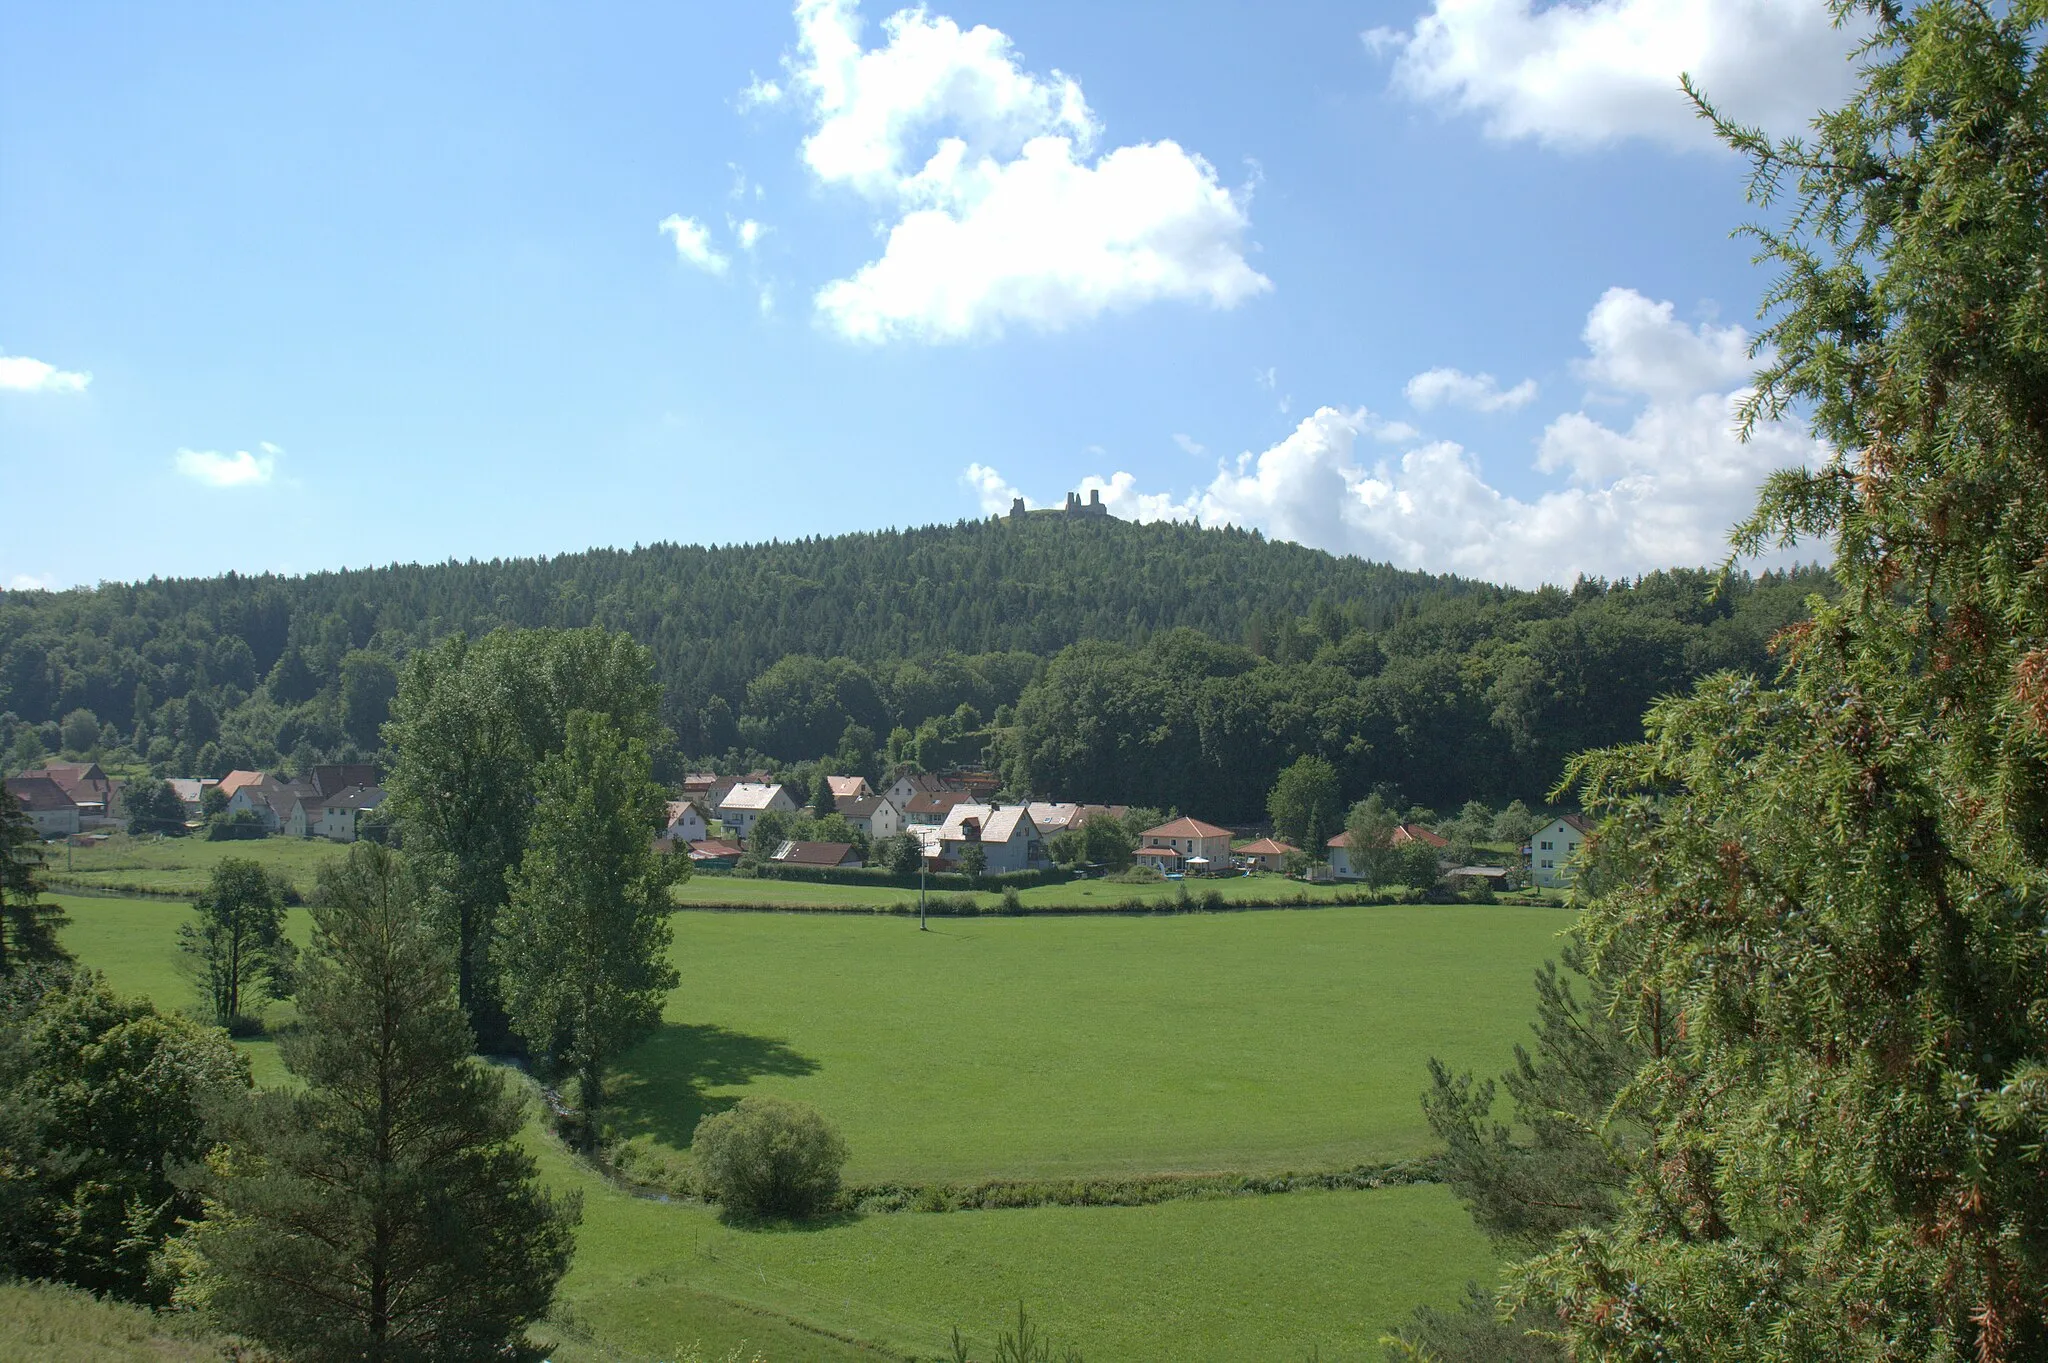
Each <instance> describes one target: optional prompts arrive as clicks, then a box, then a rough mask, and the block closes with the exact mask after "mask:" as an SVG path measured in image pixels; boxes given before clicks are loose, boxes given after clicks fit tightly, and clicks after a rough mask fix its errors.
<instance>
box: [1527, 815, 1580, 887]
mask: <svg viewBox="0 0 2048 1363" xmlns="http://www.w3.org/2000/svg"><path fill="white" fill-rule="evenodd" d="M1592 831H1593V825H1592V824H1591V823H1589V822H1588V821H1586V820H1585V819H1582V818H1580V817H1579V816H1578V815H1576V814H1565V815H1562V816H1560V817H1558V818H1555V819H1552V820H1551V821H1550V822H1549V823H1547V824H1545V825H1543V827H1541V828H1539V829H1537V830H1536V833H1535V836H1533V837H1531V838H1530V839H1529V879H1531V880H1533V881H1535V882H1536V883H1537V884H1538V885H1543V886H1547V887H1549V888H1551V889H1557V888H1559V887H1561V886H1565V885H1569V884H1571V883H1572V877H1573V876H1574V875H1575V874H1576V869H1577V868H1575V867H1574V866H1573V865H1572V858H1573V857H1574V856H1576V855H1577V854H1578V850H1579V848H1580V847H1582V846H1584V845H1585V841H1586V835H1587V834H1588V833H1591V832H1592Z"/></svg>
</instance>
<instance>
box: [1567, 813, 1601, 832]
mask: <svg viewBox="0 0 2048 1363" xmlns="http://www.w3.org/2000/svg"><path fill="white" fill-rule="evenodd" d="M1559 817H1560V818H1562V819H1563V820H1564V821H1565V822H1566V823H1568V824H1570V825H1571V826H1572V827H1573V828H1576V829H1578V830H1579V831H1580V832H1581V833H1590V832H1592V831H1593V821H1592V820H1591V819H1588V818H1585V817H1584V816H1582V815H1578V814H1564V815H1560V816H1559Z"/></svg>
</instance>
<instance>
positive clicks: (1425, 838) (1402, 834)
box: [1393, 823, 1451, 851]
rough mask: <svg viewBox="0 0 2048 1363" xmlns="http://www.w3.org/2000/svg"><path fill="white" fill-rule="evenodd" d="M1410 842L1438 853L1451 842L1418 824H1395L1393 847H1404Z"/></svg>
mask: <svg viewBox="0 0 2048 1363" xmlns="http://www.w3.org/2000/svg"><path fill="white" fill-rule="evenodd" d="M1411 842H1419V843H1423V844H1425V845H1426V846H1429V847H1434V848H1436V849H1437V850H1439V851H1441V850H1443V849H1444V848H1446V847H1449V846H1450V845H1451V840H1450V839H1449V838H1447V837H1445V836H1444V835H1443V834H1441V833H1432V832H1430V831H1429V830H1428V829H1427V828H1424V827H1423V826H1422V825H1421V824H1419V823H1400V824H1395V825H1394V837H1393V843H1394V846H1396V847H1406V846H1407V845H1408V844H1409V843H1411Z"/></svg>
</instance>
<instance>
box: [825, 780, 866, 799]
mask: <svg viewBox="0 0 2048 1363" xmlns="http://www.w3.org/2000/svg"><path fill="white" fill-rule="evenodd" d="M825 784H826V785H828V786H830V787H832V798H833V799H835V800H843V799H845V798H846V797H848V796H852V797H853V798H854V799H856V800H864V799H866V798H867V797H868V796H870V795H873V794H874V793H875V788H874V787H873V786H871V785H869V784H868V778H867V777H865V776H828V777H826V778H825Z"/></svg>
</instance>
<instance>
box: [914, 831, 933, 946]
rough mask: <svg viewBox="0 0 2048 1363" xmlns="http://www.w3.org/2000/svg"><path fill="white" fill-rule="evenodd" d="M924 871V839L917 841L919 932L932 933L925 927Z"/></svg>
mask: <svg viewBox="0 0 2048 1363" xmlns="http://www.w3.org/2000/svg"><path fill="white" fill-rule="evenodd" d="M924 871H925V861H924V839H923V838H919V839H918V840H917V930H918V931H919V932H930V931H931V929H930V928H928V927H926V926H925V921H924Z"/></svg>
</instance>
